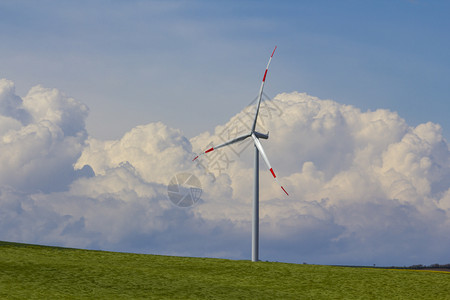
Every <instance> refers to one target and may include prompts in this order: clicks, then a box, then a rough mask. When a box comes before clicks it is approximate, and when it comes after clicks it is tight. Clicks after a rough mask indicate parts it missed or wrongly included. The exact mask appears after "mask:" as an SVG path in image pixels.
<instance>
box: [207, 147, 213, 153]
mask: <svg viewBox="0 0 450 300" xmlns="http://www.w3.org/2000/svg"><path fill="white" fill-rule="evenodd" d="M213 150H214V148H211V149H208V150H206V151H205V153H208V152H211V151H213Z"/></svg>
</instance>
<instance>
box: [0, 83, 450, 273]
mask: <svg viewBox="0 0 450 300" xmlns="http://www.w3.org/2000/svg"><path fill="white" fill-rule="evenodd" d="M252 109H253V108H252V107H250V108H246V109H244V110H243V111H242V112H240V113H238V114H237V115H236V116H234V117H233V118H231V119H230V121H229V122H228V123H227V124H224V125H218V126H217V127H216V128H215V130H214V132H204V133H202V134H199V135H198V136H197V137H194V138H192V139H191V140H188V139H186V138H185V137H184V136H183V134H182V132H181V131H180V130H178V129H173V128H169V127H168V126H166V125H165V124H163V123H161V122H158V123H149V124H146V125H141V126H137V127H135V128H133V129H131V130H130V131H129V132H127V133H126V134H125V135H124V136H123V137H122V138H120V139H118V140H111V141H103V140H98V139H95V138H93V137H89V136H88V134H87V133H86V130H85V125H84V121H85V119H86V117H87V112H88V110H87V107H86V106H85V105H83V104H82V103H80V102H78V101H76V100H74V99H72V98H70V97H67V96H65V95H64V94H63V93H61V92H59V91H58V90H55V89H46V88H43V87H41V86H37V87H34V88H32V89H31V90H30V92H29V93H28V94H27V95H26V96H25V97H23V98H21V97H19V96H17V95H16V94H15V91H14V84H13V83H12V82H11V81H8V80H1V81H0V125H1V128H0V135H1V143H0V151H1V152H0V161H1V163H2V164H1V166H2V167H1V169H0V185H1V188H0V217H1V219H0V239H6V240H13V241H23V242H35V243H47V244H55V245H64V246H71V247H84V248H93V249H108V250H118V251H132V252H145V253H160V254H175V255H188V256H213V257H229V258H239V259H248V258H249V253H250V246H251V244H250V236H251V232H250V231H251V224H250V222H251V200H252V184H253V159H252V157H253V151H252V150H253V149H252V148H253V146H252V145H251V144H248V143H247V142H243V143H241V144H238V145H233V147H228V148H223V149H220V150H218V151H214V152H212V153H211V154H212V155H209V156H208V155H205V156H203V157H202V158H201V160H198V162H197V161H196V162H197V163H193V162H192V161H191V160H192V158H193V157H194V152H198V151H200V150H204V149H205V148H206V147H208V145H211V144H217V143H220V142H222V141H223V140H226V139H229V138H230V137H234V136H236V135H237V134H241V133H242V132H245V131H246V130H248V129H249V124H251V118H252V115H253V114H252ZM249 121H250V122H249ZM258 127H259V130H260V131H261V132H266V131H269V130H270V138H269V140H268V141H262V143H263V146H264V148H265V150H266V152H267V154H268V156H269V158H270V160H271V163H272V165H273V167H274V169H275V170H276V172H277V174H278V177H279V179H280V181H281V182H282V183H283V185H284V186H285V187H286V189H287V190H288V191H289V192H290V196H289V197H285V196H284V193H283V192H282V191H281V190H280V189H279V187H278V186H277V184H276V183H274V182H273V180H272V178H271V176H270V174H269V173H268V171H267V170H266V169H265V166H263V165H261V177H260V180H261V192H260V200H261V205H260V210H261V211H260V217H261V232H260V237H261V258H262V259H268V260H279V261H290V262H304V261H306V262H311V263H330V264H373V263H376V264H386V265H387V264H397V265H399V264H415V263H426V264H429V263H435V262H440V263H446V262H448V259H449V256H448V250H449V249H450V242H446V240H447V238H446V237H447V236H448V235H449V234H450V229H449V228H450V226H449V225H450V224H449V223H450V186H449V184H448V182H450V181H449V180H450V153H449V149H448V143H447V141H445V140H444V138H443V137H442V128H441V127H440V126H439V125H438V124H434V123H425V124H420V125H418V126H416V127H412V126H409V125H408V124H406V122H405V120H403V119H402V118H401V117H400V116H399V115H398V114H397V113H395V112H391V111H388V110H384V109H379V110H376V111H366V112H362V111H361V110H359V109H357V108H355V107H353V106H348V105H343V104H339V103H337V102H334V101H332V100H321V99H318V98H315V97H311V96H309V95H307V94H302V93H296V92H294V93H284V94H279V95H278V96H276V97H275V98H274V99H273V100H270V101H266V102H265V103H264V105H263V107H262V111H261V119H260V122H259V124H258ZM181 172H188V173H192V174H194V175H195V176H197V177H198V178H199V180H200V182H201V184H202V189H203V193H202V197H201V198H202V199H201V200H200V201H199V202H198V203H197V204H196V205H194V206H192V207H189V208H180V207H177V206H175V205H173V204H172V203H171V202H170V200H169V199H168V197H167V184H168V183H169V181H170V180H171V178H172V177H173V176H174V175H176V174H177V173H181Z"/></svg>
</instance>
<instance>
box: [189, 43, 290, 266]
mask: <svg viewBox="0 0 450 300" xmlns="http://www.w3.org/2000/svg"><path fill="white" fill-rule="evenodd" d="M276 49H277V46H275V48H274V49H273V51H272V54H271V55H270V58H269V62H268V63H267V67H266V71H265V72H264V77H263V79H262V82H261V87H260V89H259V94H258V98H257V99H258V100H257V102H256V112H255V118H254V120H253V125H252V130H251V131H250V133H248V134H244V135H241V136H239V137H237V138H235V139H232V140H230V141H228V142H225V143H223V144H220V145H217V146H215V147H211V148H209V149H208V150H206V151H205V152H202V153H201V154H199V155H197V156H196V157H195V158H194V159H193V160H192V161H194V160H196V159H197V158H199V156H201V155H204V154H206V153H209V152H211V151H214V150H217V149H219V148H222V147H225V146H228V145H231V144H234V143H238V142H241V141H243V140H245V139H247V138H249V137H251V138H252V140H253V144H254V145H255V183H254V197H253V220H252V261H258V256H259V255H258V254H259V253H258V252H259V251H258V250H259V154H261V156H262V158H263V159H264V162H265V163H266V165H267V168H268V169H269V171H270V173H272V176H273V178H274V179H275V181H276V182H277V183H278V184H279V185H280V187H281V189H282V190H283V191H284V192H285V193H286V195H289V194H288V193H287V192H286V190H285V189H284V187H283V186H282V185H281V184H280V182H279V181H278V179H277V176H276V175H275V172H274V171H273V169H272V166H271V165H270V162H269V159H268V158H267V155H266V153H265V152H264V149H263V147H262V145H261V142H260V141H259V139H268V138H269V133H267V134H264V133H260V132H257V131H256V122H257V120H258V113H259V107H260V105H261V98H262V95H263V89H264V83H265V82H266V76H267V70H269V65H270V62H271V61H272V57H273V54H274V53H275V50H276Z"/></svg>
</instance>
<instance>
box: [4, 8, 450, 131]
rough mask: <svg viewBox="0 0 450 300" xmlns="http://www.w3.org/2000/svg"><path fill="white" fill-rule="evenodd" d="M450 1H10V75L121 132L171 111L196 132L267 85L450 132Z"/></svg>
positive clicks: (94, 125) (96, 124)
mask: <svg viewBox="0 0 450 300" xmlns="http://www.w3.org/2000/svg"><path fill="white" fill-rule="evenodd" d="M449 11H450V3H449V2H448V1H420V0H417V1H407V0H394V1H277V2H274V1H226V2H224V1H76V2H75V1H8V0H7V1H1V2H0V38H1V40H2V43H1V44H0V53H1V54H2V55H1V57H0V76H1V77H3V78H8V79H10V80H13V81H14V82H15V83H16V89H17V93H18V94H19V95H22V96H24V95H23V94H24V93H26V91H28V89H29V88H30V87H31V86H34V85H36V84H42V85H44V86H46V87H56V88H58V89H60V90H62V91H63V92H65V93H66V94H67V95H69V96H72V97H74V98H76V99H79V100H80V101H82V102H84V103H85V104H87V105H88V106H89V108H90V116H89V118H88V119H87V125H88V131H89V132H90V134H91V135H93V136H95V137H98V138H117V137H120V136H121V135H122V134H123V133H124V132H126V131H127V130H129V129H130V128H132V127H134V126H136V125H138V124H145V123H148V122H153V121H163V122H165V123H166V124H168V125H169V126H172V127H175V128H180V129H182V130H183V131H184V133H185V134H186V135H187V136H188V137H191V136H195V135H197V134H199V133H200V132H203V131H205V130H210V129H211V128H213V127H214V126H215V125H217V124H220V123H223V122H225V121H226V120H228V119H229V117H230V116H232V115H233V114H234V113H236V112H237V111H239V110H240V109H242V107H243V106H245V105H247V104H248V103H249V102H251V101H252V99H254V97H255V96H256V94H257V91H258V87H259V83H260V80H261V78H260V77H261V76H262V72H263V71H264V67H265V64H266V61H267V58H268V56H269V55H270V52H271V50H272V49H273V46H274V45H277V46H278V49H277V53H276V55H275V58H274V61H273V64H272V66H271V70H270V74H269V78H268V84H267V86H266V90H265V92H266V93H267V94H268V95H269V96H271V97H273V96H275V95H276V94H277V93H280V92H292V91H299V92H306V93H308V94H310V95H313V96H317V97H319V98H321V99H333V100H335V101H338V102H339V103H342V104H351V105H354V106H356V107H358V108H360V109H362V110H363V111H365V110H367V109H371V110H375V109H377V108H387V109H390V110H394V111H397V112H398V113H399V114H400V116H401V117H403V118H405V119H406V121H407V122H408V124H410V125H417V124H419V123H423V122H427V121H432V122H435V123H439V124H441V125H442V126H443V128H444V136H446V137H447V138H448V137H450V134H449V133H448V132H449V128H450V121H449V119H448V118H447V112H448V111H449V110H450V109H449V108H450V104H449V101H448V98H449V95H450V85H449V84H448V78H450V71H449V70H450V41H449V39H448V30H449V29H450V21H449V19H448V12H449Z"/></svg>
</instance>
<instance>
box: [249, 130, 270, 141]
mask: <svg viewBox="0 0 450 300" xmlns="http://www.w3.org/2000/svg"><path fill="white" fill-rule="evenodd" d="M253 133H254V134H255V136H256V137H257V138H258V139H264V140H267V139H268V138H269V132H267V134H264V133H260V132H257V131H254V132H253Z"/></svg>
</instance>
